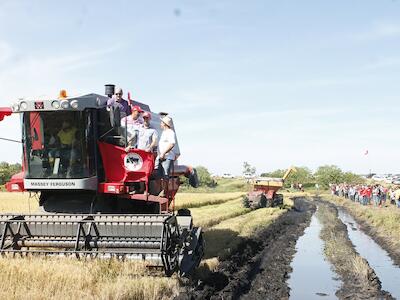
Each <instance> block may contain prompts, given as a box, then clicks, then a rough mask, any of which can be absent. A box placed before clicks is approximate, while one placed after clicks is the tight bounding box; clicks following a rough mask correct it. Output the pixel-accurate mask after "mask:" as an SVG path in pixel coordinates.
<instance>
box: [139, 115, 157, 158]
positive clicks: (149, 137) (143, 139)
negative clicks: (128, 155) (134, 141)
mask: <svg viewBox="0 0 400 300" xmlns="http://www.w3.org/2000/svg"><path fill="white" fill-rule="evenodd" d="M142 118H143V125H142V127H141V128H140V130H139V138H138V146H137V148H138V149H141V150H144V151H146V152H153V151H154V150H155V147H156V146H157V141H158V133H157V130H155V129H154V128H152V127H151V126H150V120H151V113H149V112H145V113H144V114H143V115H142Z"/></svg>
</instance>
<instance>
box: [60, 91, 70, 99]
mask: <svg viewBox="0 0 400 300" xmlns="http://www.w3.org/2000/svg"><path fill="white" fill-rule="evenodd" d="M67 97H68V96H67V91H66V90H61V91H60V95H59V96H58V99H65V98H67Z"/></svg>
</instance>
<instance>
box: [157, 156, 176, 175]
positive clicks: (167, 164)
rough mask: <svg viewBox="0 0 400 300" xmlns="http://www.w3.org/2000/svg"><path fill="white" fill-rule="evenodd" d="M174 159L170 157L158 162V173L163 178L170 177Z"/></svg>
mask: <svg viewBox="0 0 400 300" xmlns="http://www.w3.org/2000/svg"><path fill="white" fill-rule="evenodd" d="M173 165H174V161H173V160H170V159H166V160H162V161H161V160H160V161H159V162H158V174H159V176H160V177H161V178H169V176H170V175H171V173H172V167H173Z"/></svg>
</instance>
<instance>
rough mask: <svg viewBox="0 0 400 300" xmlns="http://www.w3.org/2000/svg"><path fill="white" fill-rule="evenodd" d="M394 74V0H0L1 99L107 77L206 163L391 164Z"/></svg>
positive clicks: (94, 84)
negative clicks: (169, 122) (159, 115)
mask: <svg viewBox="0 0 400 300" xmlns="http://www.w3.org/2000/svg"><path fill="white" fill-rule="evenodd" d="M399 73H400V1H389V0H379V1H378V0H358V1H356V0H354V1H348V0H335V1H333V0H332V1H319V0H314V1H304V0H303V1H295V0H292V1H289V0H282V1H276V0H274V1H195V0H186V1H167V0H164V1H152V2H151V3H150V1H146V2H145V1H112V2H110V1H104V2H101V1H11V0H10V1H7V0H0V90H1V95H0V106H7V105H10V104H11V103H12V102H13V101H14V100H16V99H18V98H21V97H26V98H32V97H38V96H44V95H46V96H50V97H51V96H56V95H57V94H58V91H59V90H60V89H61V88H65V89H67V90H68V92H69V94H72V95H75V94H80V93H89V92H97V93H103V90H104V89H103V85H104V84H105V83H115V84H117V85H119V86H121V87H122V88H124V90H125V91H128V90H130V91H131V92H132V94H133V96H134V98H135V99H137V100H139V101H142V102H145V103H147V104H149V105H150V106H151V108H152V109H153V111H156V112H157V111H168V112H170V114H171V115H172V116H173V118H174V122H175V123H176V128H177V134H178V138H179V141H180V145H181V152H182V158H181V162H182V163H187V164H192V165H204V166H206V167H208V168H209V169H210V170H211V171H212V172H214V173H224V172H230V173H234V174H240V173H241V170H242V162H243V161H248V162H250V163H251V164H252V165H254V166H255V167H256V168H257V170H258V172H263V171H268V170H273V169H276V168H285V167H287V166H289V165H291V164H295V165H306V166H309V167H310V168H312V169H315V168H316V167H317V166H319V165H322V164H336V165H338V166H340V167H341V168H342V169H344V170H352V171H355V172H359V173H367V172H368V170H369V169H372V171H375V172H379V173H383V172H400V158H399V152H400V133H399V127H400V106H399V99H400V84H399V79H400V76H399ZM19 131H20V130H19V127H18V120H17V118H16V117H13V118H11V119H9V120H6V121H5V122H2V123H0V136H3V137H13V136H15V135H18V134H19ZM1 143H2V144H1V147H0V160H6V161H9V162H16V161H19V159H20V156H21V150H20V147H19V146H18V145H13V144H7V143H6V142H1ZM366 149H368V150H369V155H368V156H364V155H363V154H364V152H365V150H366Z"/></svg>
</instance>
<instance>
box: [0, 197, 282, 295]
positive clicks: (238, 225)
mask: <svg viewBox="0 0 400 300" xmlns="http://www.w3.org/2000/svg"><path fill="white" fill-rule="evenodd" d="M178 195H179V196H178V198H177V207H179V208H183V207H188V208H191V211H192V213H193V216H194V223H195V225H196V226H203V227H205V228H206V229H207V228H210V226H212V225H216V224H218V225H217V226H214V227H212V229H211V230H210V231H209V233H208V232H206V233H205V238H206V249H208V250H207V252H208V253H209V254H211V255H212V257H210V256H208V257H207V258H205V259H204V260H203V262H202V265H203V266H207V269H209V270H214V269H216V268H217V266H218V264H219V260H218V258H219V257H224V256H226V255H229V253H231V252H232V251H233V250H234V249H235V247H236V246H237V245H238V244H239V242H240V241H241V240H242V238H243V237H245V236H249V235H251V234H253V233H254V231H256V230H257V228H260V227H262V226H265V225H268V224H269V223H270V222H272V220H273V219H275V218H277V217H278V216H279V214H281V213H283V212H284V210H279V209H278V208H265V209H259V210H256V211H252V212H249V210H248V209H246V208H243V207H242V203H241V201H242V195H243V192H232V193H203V194H199V193H197V194H191V193H184V194H178ZM285 201H286V200H285ZM286 202H287V201H286ZM286 202H285V203H286ZM289 204H290V201H289ZM37 208H38V201H37V199H35V198H31V199H29V194H28V193H24V194H22V193H12V194H9V193H0V212H24V213H29V212H35V211H37ZM227 231H229V232H230V233H232V234H229V235H227V234H224V232H227ZM221 233H222V236H219V234H221ZM217 235H218V237H217ZM0 269H1V270H2V272H1V273H0V298H1V299H3V298H7V299H28V298H29V299H56V298H57V299H77V298H78V299H79V298H85V299H167V298H172V297H173V296H174V295H176V294H177V293H178V290H179V283H178V280H177V277H176V275H175V276H174V277H172V278H165V277H164V276H163V273H162V272H154V271H153V272H152V273H151V274H149V270H148V269H146V268H145V267H144V265H143V264H142V263H138V262H130V261H124V262H122V261H115V260H111V261H109V260H83V261H78V260H75V259H69V258H62V257H61V258H54V257H53V258H52V257H47V258H41V257H33V258H32V257H27V258H13V259H10V258H8V257H2V258H0ZM154 275H156V276H154Z"/></svg>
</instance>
